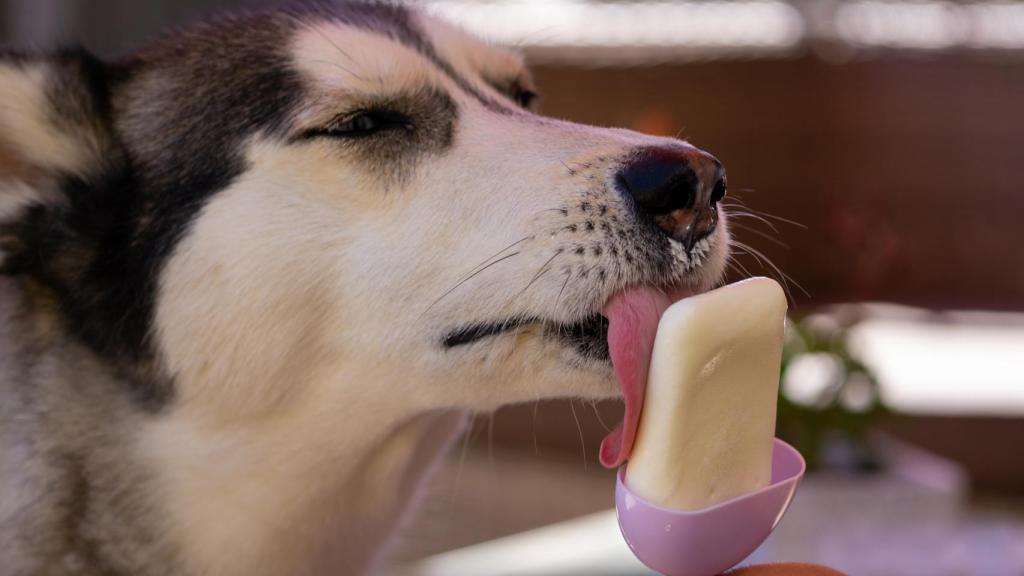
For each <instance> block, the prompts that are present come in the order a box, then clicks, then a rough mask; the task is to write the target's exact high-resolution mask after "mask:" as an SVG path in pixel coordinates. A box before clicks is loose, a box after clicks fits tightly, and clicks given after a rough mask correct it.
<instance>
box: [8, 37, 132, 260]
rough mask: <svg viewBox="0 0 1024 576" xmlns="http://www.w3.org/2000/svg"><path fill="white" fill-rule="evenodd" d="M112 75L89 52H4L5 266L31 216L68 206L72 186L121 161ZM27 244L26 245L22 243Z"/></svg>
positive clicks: (15, 250)
mask: <svg viewBox="0 0 1024 576" xmlns="http://www.w3.org/2000/svg"><path fill="white" fill-rule="evenodd" d="M108 82H109V80H108V73H107V69H106V67H105V66H104V64H103V63H101V62H100V61H99V60H98V59H96V58H95V57H93V56H92V55H91V54H89V53H87V52H85V51H84V50H67V51H62V52H58V53H54V54H49V55H42V56H29V55H24V54H13V53H0V268H7V266H8V265H10V264H11V262H10V260H11V259H12V256H13V255H14V254H16V253H17V252H18V250H19V245H20V244H21V243H22V240H23V238H20V236H23V235H22V234H19V229H21V228H23V226H22V224H23V222H22V221H23V220H25V219H27V218H29V217H30V215H32V214H33V213H35V214H36V215H38V213H40V212H50V211H53V210H56V211H60V210H61V209H62V207H64V206H66V205H67V204H68V202H69V200H70V199H69V198H68V197H67V196H66V193H65V191H66V190H68V189H72V188H75V189H81V188H83V187H82V186H69V185H68V183H69V182H74V183H83V182H86V183H87V182H89V181H90V179H92V178H94V177H96V176H97V174H98V173H99V172H100V171H101V170H104V169H105V168H107V167H109V166H110V164H111V162H114V161H115V157H116V154H114V152H113V150H114V145H113V130H112V127H111V121H110V112H109V109H110V106H109V96H108V87H109V86H108ZM21 248H24V247H23V246H21Z"/></svg>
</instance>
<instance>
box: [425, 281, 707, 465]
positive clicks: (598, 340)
mask: <svg viewBox="0 0 1024 576" xmlns="http://www.w3.org/2000/svg"><path fill="white" fill-rule="evenodd" d="M699 292H700V290H697V289H695V288H693V287H689V286H676V287H673V288H670V289H667V290H666V289H662V288H657V287H653V286H636V287H630V288H626V289H624V290H622V291H620V292H617V293H615V294H614V295H612V297H611V298H610V299H609V300H608V301H607V302H606V303H605V305H604V306H603V308H602V309H601V313H600V314H593V315H591V316H588V317H586V318H584V319H583V320H581V321H579V322H575V323H560V322H552V321H549V320H543V319H538V318H523V319H509V320H505V321H502V322H490V323H479V324H472V325H467V326H463V327H460V328H457V329H455V330H452V331H451V332H449V333H448V334H447V335H446V336H445V338H444V346H445V347H446V348H457V347H460V346H467V345H470V344H473V343H476V342H479V341H482V340H485V339H488V338H493V337H497V336H500V335H502V334H507V333H510V332H513V331H518V330H522V329H526V328H528V327H529V328H540V329H541V330H542V331H543V332H542V333H543V335H544V336H545V337H548V338H555V339H558V340H560V341H561V342H562V343H563V344H564V345H566V346H570V347H572V348H574V349H575V351H576V352H577V354H579V355H580V356H582V357H583V358H585V359H590V360H597V361H603V362H610V363H611V368H612V371H613V372H614V373H615V377H616V380H617V381H618V384H619V388H620V390H621V392H622V398H623V401H624V403H625V412H624V414H623V419H622V422H621V423H620V424H619V425H618V426H616V427H615V428H614V429H613V430H612V431H611V432H610V433H609V434H608V435H607V436H606V437H605V438H604V440H603V441H602V442H601V449H600V452H599V456H600V460H601V464H603V465H604V466H606V467H608V468H616V467H618V466H620V465H622V464H623V463H624V462H625V461H626V460H627V459H628V458H629V455H630V452H631V451H632V448H633V441H634V439H635V438H636V431H637V428H638V426H639V424H640V413H641V411H642V409H643V402H644V397H645V395H646V391H647V375H648V371H649V369H650V363H651V355H652V354H653V351H654V338H655V335H656V334H657V331H658V323H659V322H660V321H661V316H662V314H663V313H664V312H665V310H666V309H667V308H668V307H669V306H671V305H672V304H674V303H676V302H678V301H679V300H682V299H684V298H687V297H689V296H693V295H694V294H697V293H699Z"/></svg>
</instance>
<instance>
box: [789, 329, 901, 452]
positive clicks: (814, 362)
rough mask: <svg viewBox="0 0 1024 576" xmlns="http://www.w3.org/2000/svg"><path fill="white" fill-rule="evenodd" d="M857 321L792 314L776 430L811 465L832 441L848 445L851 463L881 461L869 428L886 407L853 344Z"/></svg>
mask: <svg viewBox="0 0 1024 576" xmlns="http://www.w3.org/2000/svg"><path fill="white" fill-rule="evenodd" d="M856 322H857V319H856V318H852V317H850V318H844V317H842V316H830V315H813V316H807V317H804V318H801V319H791V320H790V322H789V324H788V326H787V331H786V344H785V347H784V348H783V353H782V372H781V381H782V385H781V386H780V387H779V413H778V428H777V433H778V435H779V436H780V437H782V438H783V439H785V440H786V441H788V442H790V443H791V444H793V445H794V446H795V447H796V448H797V449H798V450H800V452H801V453H802V454H803V455H804V458H805V459H806V460H807V464H808V467H810V468H812V469H815V468H820V467H823V466H824V465H825V464H826V460H827V459H826V457H825V456H826V448H827V447H828V446H830V445H842V446H844V447H846V448H847V450H845V453H846V454H847V457H846V458H845V460H846V462H845V465H846V466H853V467H856V468H858V469H871V468H874V467H876V466H877V464H876V461H875V459H874V457H873V455H872V453H871V451H870V449H869V447H868V445H867V443H866V440H865V434H866V432H867V431H868V429H869V428H870V427H871V425H872V424H873V423H874V422H875V421H876V420H877V419H878V418H879V417H880V416H882V415H883V414H885V413H886V408H885V405H884V403H883V401H882V398H881V395H880V394H879V389H878V380H877V379H876V377H875V375H874V374H873V373H872V372H871V370H870V369H869V368H868V367H867V366H866V365H865V364H864V363H863V362H862V361H861V360H860V359H859V358H857V356H856V355H855V354H854V353H853V352H851V350H850V346H849V334H850V329H851V328H853V327H854V326H855V325H856Z"/></svg>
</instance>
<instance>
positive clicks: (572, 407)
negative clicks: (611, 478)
mask: <svg viewBox="0 0 1024 576" xmlns="http://www.w3.org/2000/svg"><path fill="white" fill-rule="evenodd" d="M569 409H570V410H571V411H572V419H573V420H574V421H575V422H576V432H578V433H579V435H580V450H581V451H582V452H583V469H584V470H586V469H587V442H586V440H584V439H583V426H581V425H580V419H579V416H577V415H576V401H575V400H573V399H570V400H569Z"/></svg>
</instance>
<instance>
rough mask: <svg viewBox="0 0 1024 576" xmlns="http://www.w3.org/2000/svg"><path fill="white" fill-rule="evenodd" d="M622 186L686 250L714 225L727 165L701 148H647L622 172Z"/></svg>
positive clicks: (716, 222) (620, 173) (619, 178)
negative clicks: (723, 164) (724, 166)
mask: <svg viewBox="0 0 1024 576" xmlns="http://www.w3.org/2000/svg"><path fill="white" fill-rule="evenodd" d="M617 180H618V183H619V186H620V187H621V188H623V189H624V191H625V192H626V193H628V194H629V195H630V196H631V197H632V198H633V200H634V201H635V202H636V205H637V206H638V207H639V208H640V210H641V211H642V212H644V213H645V214H646V215H647V216H648V217H650V218H651V219H653V220H654V222H655V224H657V225H658V227H659V228H661V229H662V230H663V231H664V232H665V234H667V235H668V236H669V237H670V238H673V239H675V240H677V241H679V242H682V243H683V246H685V247H686V250H687V251H689V250H691V249H693V246H694V245H695V244H696V243H697V242H699V241H700V240H701V239H703V238H705V237H706V236H708V235H709V234H711V233H712V232H713V231H714V230H715V226H717V225H718V203H719V202H720V201H721V200H722V198H724V197H725V189H726V185H725V169H724V168H722V163H721V162H719V161H718V159H717V158H715V157H714V156H712V155H710V154H708V153H707V152H704V151H703V150H698V149H697V148H682V147H678V148H675V147H673V148H667V147H665V148H660V147H659V148H644V149H642V150H640V151H639V152H638V153H637V154H636V155H635V156H634V157H633V158H632V159H631V160H630V162H629V163H628V164H626V165H625V166H624V167H623V168H622V169H621V170H620V171H619V173H618V176H617Z"/></svg>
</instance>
